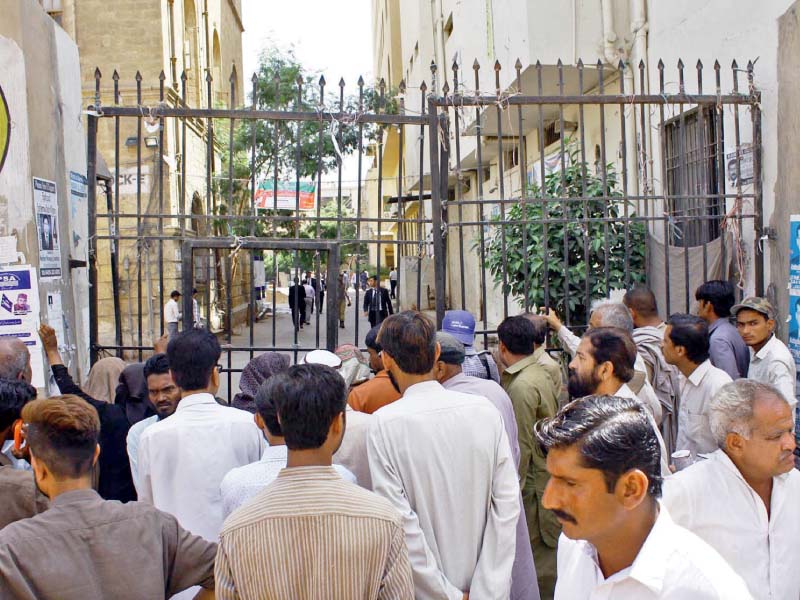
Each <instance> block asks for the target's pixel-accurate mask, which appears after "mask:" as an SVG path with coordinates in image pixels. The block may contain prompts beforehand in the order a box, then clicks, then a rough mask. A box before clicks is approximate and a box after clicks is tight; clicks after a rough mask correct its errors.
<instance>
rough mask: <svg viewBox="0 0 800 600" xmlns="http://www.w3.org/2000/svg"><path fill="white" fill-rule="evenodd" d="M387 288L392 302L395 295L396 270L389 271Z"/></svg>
mask: <svg viewBox="0 0 800 600" xmlns="http://www.w3.org/2000/svg"><path fill="white" fill-rule="evenodd" d="M389 287H390V295H391V298H392V300H394V299H395V298H396V295H397V269H395V268H394V267H392V270H391V271H389Z"/></svg>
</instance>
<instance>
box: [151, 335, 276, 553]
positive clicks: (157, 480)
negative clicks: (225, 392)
mask: <svg viewBox="0 0 800 600" xmlns="http://www.w3.org/2000/svg"><path fill="white" fill-rule="evenodd" d="M220 354H221V351H220V346H219V342H217V338H216V337H215V336H214V335H213V334H212V333H210V332H209V331H207V330H205V329H190V330H188V331H184V332H183V333H180V334H179V335H178V336H177V337H176V338H175V339H173V340H170V343H169V346H168V347H167V359H168V360H169V366H170V372H171V373H172V377H173V379H174V381H175V383H176V384H177V385H178V387H180V388H181V401H180V403H179V404H178V408H177V409H176V410H175V414H173V415H172V416H171V417H170V418H169V419H165V420H163V421H160V422H158V423H154V424H153V425H151V426H150V427H148V428H147V429H145V431H144V433H143V434H142V437H141V440H140V445H139V453H138V455H139V486H138V487H137V491H138V492H139V499H140V500H145V501H147V502H150V503H152V504H154V505H155V506H156V508H159V509H161V510H164V511H166V512H168V513H171V514H173V515H174V516H175V517H177V519H178V521H179V522H180V523H181V525H182V526H183V527H185V528H186V529H188V530H189V531H191V532H192V533H195V534H197V535H200V536H202V537H204V538H205V539H207V540H210V541H215V540H216V539H217V536H218V535H219V531H220V528H221V527H222V521H223V515H222V496H221V495H220V491H219V485H220V482H221V481H222V478H223V477H224V476H225V474H226V473H227V472H228V471H230V470H231V469H233V468H234V467H239V466H242V465H246V464H250V463H252V462H254V461H256V460H258V459H259V458H261V452H262V449H263V445H264V441H263V437H262V435H261V432H260V431H259V429H258V427H256V425H255V423H254V422H253V415H251V414H250V413H249V412H247V411H244V410H238V409H236V408H231V407H227V406H221V405H220V404H218V403H217V401H216V400H215V399H214V394H216V392H217V389H218V387H219V371H218V369H217V361H218V360H219V357H220Z"/></svg>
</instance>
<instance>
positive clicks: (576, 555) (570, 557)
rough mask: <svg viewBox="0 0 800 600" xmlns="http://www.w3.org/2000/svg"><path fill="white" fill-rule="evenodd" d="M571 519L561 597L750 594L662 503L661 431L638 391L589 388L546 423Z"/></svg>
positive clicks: (551, 462) (740, 597)
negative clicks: (624, 393)
mask: <svg viewBox="0 0 800 600" xmlns="http://www.w3.org/2000/svg"><path fill="white" fill-rule="evenodd" d="M535 433H536V437H537V439H538V440H539V443H540V444H541V445H542V446H543V447H544V448H545V450H546V452H547V470H548V471H549V472H550V481H549V482H548V484H547V489H546V490H545V494H544V499H543V502H544V505H545V506H546V507H547V508H549V509H550V510H552V511H553V512H555V513H556V515H557V516H558V518H559V521H560V522H561V525H562V527H563V533H562V534H561V538H560V539H559V542H558V581H557V583H556V594H555V597H556V600H583V599H587V600H588V599H590V598H591V599H600V598H604V599H607V598H613V599H614V600H649V599H656V598H659V599H669V600H688V599H690V598H691V599H692V600H745V599H749V598H751V595H750V594H749V592H748V591H747V587H746V585H745V584H744V582H743V581H742V579H741V578H740V577H739V576H738V575H737V574H736V573H735V572H734V571H733V569H731V567H730V566H729V565H728V564H727V563H726V562H725V561H724V560H723V559H722V557H720V555H719V554H717V552H716V551H715V550H714V549H713V548H711V547H710V546H709V545H708V544H706V543H705V542H704V541H703V540H701V539H700V538H699V537H697V536H696V535H694V534H693V533H691V532H689V531H686V530H685V529H683V528H682V527H679V526H677V525H675V523H674V522H673V521H672V519H671V518H670V516H669V513H668V512H667V510H666V509H665V508H664V506H663V505H660V504H659V502H658V498H659V496H660V495H661V485H662V477H661V473H660V468H659V457H658V439H657V438H656V435H655V432H654V430H653V428H652V425H651V420H650V419H649V418H648V415H647V414H646V411H645V409H644V407H643V406H642V405H641V403H640V402H638V401H636V400H635V399H632V398H613V397H607V396H589V397H586V398H582V399H580V400H576V401H574V402H571V403H570V404H568V405H566V406H565V407H564V408H562V409H561V410H560V411H559V413H558V414H557V415H556V416H555V417H553V418H551V419H545V420H543V421H539V422H538V423H537V424H536V427H535Z"/></svg>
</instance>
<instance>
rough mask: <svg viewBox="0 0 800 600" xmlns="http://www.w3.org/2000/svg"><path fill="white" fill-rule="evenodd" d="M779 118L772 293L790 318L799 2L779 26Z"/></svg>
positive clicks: (798, 185) (799, 151)
mask: <svg viewBox="0 0 800 600" xmlns="http://www.w3.org/2000/svg"><path fill="white" fill-rule="evenodd" d="M777 72H778V115H777V117H778V118H777V125H778V131H777V146H778V147H779V148H780V150H781V151H780V153H778V165H777V172H778V177H777V181H776V183H775V198H776V202H775V209H774V211H773V213H772V218H771V219H770V221H769V222H770V224H771V225H772V226H773V227H775V228H776V229H777V233H778V240H777V241H776V242H775V243H774V245H773V247H774V249H775V251H774V252H772V253H771V255H770V256H771V260H770V267H771V272H772V274H773V279H772V282H773V288H772V292H773V293H774V294H775V299H776V301H777V309H778V313H779V314H781V315H788V314H789V297H788V291H787V289H786V288H787V282H788V281H789V249H788V245H789V242H788V240H789V215H791V214H798V213H800V197H798V192H797V190H798V189H800V173H799V172H798V169H797V157H798V156H800V115H798V113H797V107H798V105H800V79H798V77H797V74H798V72H800V2H795V3H794V4H793V5H792V6H791V8H789V10H787V11H786V12H785V13H784V14H783V15H782V16H781V17H780V19H779V22H778V64H777ZM778 325H779V330H780V333H781V334H782V336H783V339H784V340H785V339H786V337H785V336H786V333H787V327H786V323H785V319H778Z"/></svg>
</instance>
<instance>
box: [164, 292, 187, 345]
mask: <svg viewBox="0 0 800 600" xmlns="http://www.w3.org/2000/svg"><path fill="white" fill-rule="evenodd" d="M180 298H181V293H180V292H179V291H178V290H173V292H172V293H171V294H170V295H169V300H167V303H166V304H165V305H164V323H166V325H167V334H168V335H169V337H170V339H172V338H174V337H175V336H176V335H178V321H180V320H182V319H183V315H182V314H181V307H180V305H179V304H178V301H179V300H180Z"/></svg>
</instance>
